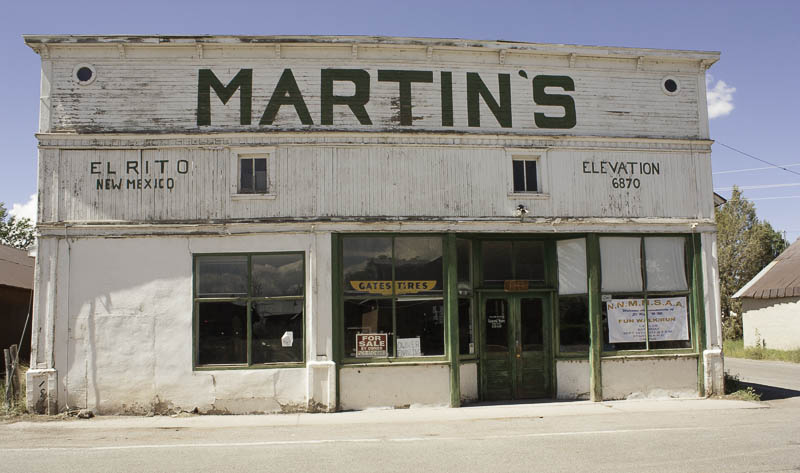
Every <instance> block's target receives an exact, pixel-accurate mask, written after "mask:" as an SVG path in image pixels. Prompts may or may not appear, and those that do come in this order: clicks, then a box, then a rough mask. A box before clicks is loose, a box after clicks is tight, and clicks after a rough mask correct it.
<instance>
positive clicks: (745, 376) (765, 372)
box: [725, 357, 800, 422]
mask: <svg viewBox="0 0 800 473" xmlns="http://www.w3.org/2000/svg"><path fill="white" fill-rule="evenodd" d="M725 371H726V372H728V373H730V374H733V375H737V376H739V379H740V380H741V381H744V382H745V383H746V384H748V385H750V386H752V387H753V388H754V389H755V390H756V391H758V392H760V393H762V396H761V398H762V399H763V400H765V401H769V400H777V399H787V398H794V397H800V364H798V363H784V362H780V361H761V360H746V359H743V358H729V357H726V358H725ZM798 421H799V422H800V419H798Z"/></svg>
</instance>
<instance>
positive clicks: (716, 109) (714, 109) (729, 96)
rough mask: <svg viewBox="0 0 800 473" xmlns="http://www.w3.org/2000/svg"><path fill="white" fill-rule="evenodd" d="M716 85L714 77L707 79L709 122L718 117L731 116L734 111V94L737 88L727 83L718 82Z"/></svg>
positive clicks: (709, 76)
mask: <svg viewBox="0 0 800 473" xmlns="http://www.w3.org/2000/svg"><path fill="white" fill-rule="evenodd" d="M713 83H714V77H713V76H711V75H710V74H709V75H708V76H707V77H706V101H707V102H708V118H709V120H710V119H712V118H717V117H724V116H725V115H730V113H731V112H732V111H733V93H734V92H736V87H731V86H729V85H728V84H726V83H725V81H722V80H718V81H717V83H716V84H714V85H713V87H712V85H711V84H713Z"/></svg>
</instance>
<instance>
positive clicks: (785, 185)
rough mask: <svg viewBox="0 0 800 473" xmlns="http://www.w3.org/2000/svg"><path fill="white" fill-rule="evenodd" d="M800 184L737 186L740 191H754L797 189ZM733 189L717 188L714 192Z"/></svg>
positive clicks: (731, 188)
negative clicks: (783, 188) (781, 188)
mask: <svg viewBox="0 0 800 473" xmlns="http://www.w3.org/2000/svg"><path fill="white" fill-rule="evenodd" d="M797 186H800V182H791V183H788V184H762V185H760V186H736V188H737V189H739V190H752V189H774V188H776V187H797ZM732 190H733V187H717V188H715V189H714V192H722V191H732Z"/></svg>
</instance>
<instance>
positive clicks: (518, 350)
mask: <svg viewBox="0 0 800 473" xmlns="http://www.w3.org/2000/svg"><path fill="white" fill-rule="evenodd" d="M520 357H522V344H520V343H519V340H517V358H520Z"/></svg>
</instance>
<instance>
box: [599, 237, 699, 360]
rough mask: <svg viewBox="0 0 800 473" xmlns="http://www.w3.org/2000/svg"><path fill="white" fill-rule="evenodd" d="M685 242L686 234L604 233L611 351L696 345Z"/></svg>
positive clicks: (606, 325) (607, 342)
mask: <svg viewBox="0 0 800 473" xmlns="http://www.w3.org/2000/svg"><path fill="white" fill-rule="evenodd" d="M685 247H686V239H685V238H684V237H644V238H640V237H601V238H600V250H601V265H602V271H601V273H602V285H601V286H602V288H603V289H602V292H603V297H602V298H603V302H602V304H601V305H602V314H603V336H604V349H605V350H606V351H615V350H648V349H667V348H691V347H692V343H691V332H690V318H689V307H688V305H689V295H690V294H689V290H688V284H687V280H688V278H687V275H686V271H687V269H686V257H685V252H686V250H685ZM642 288H644V289H642Z"/></svg>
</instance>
